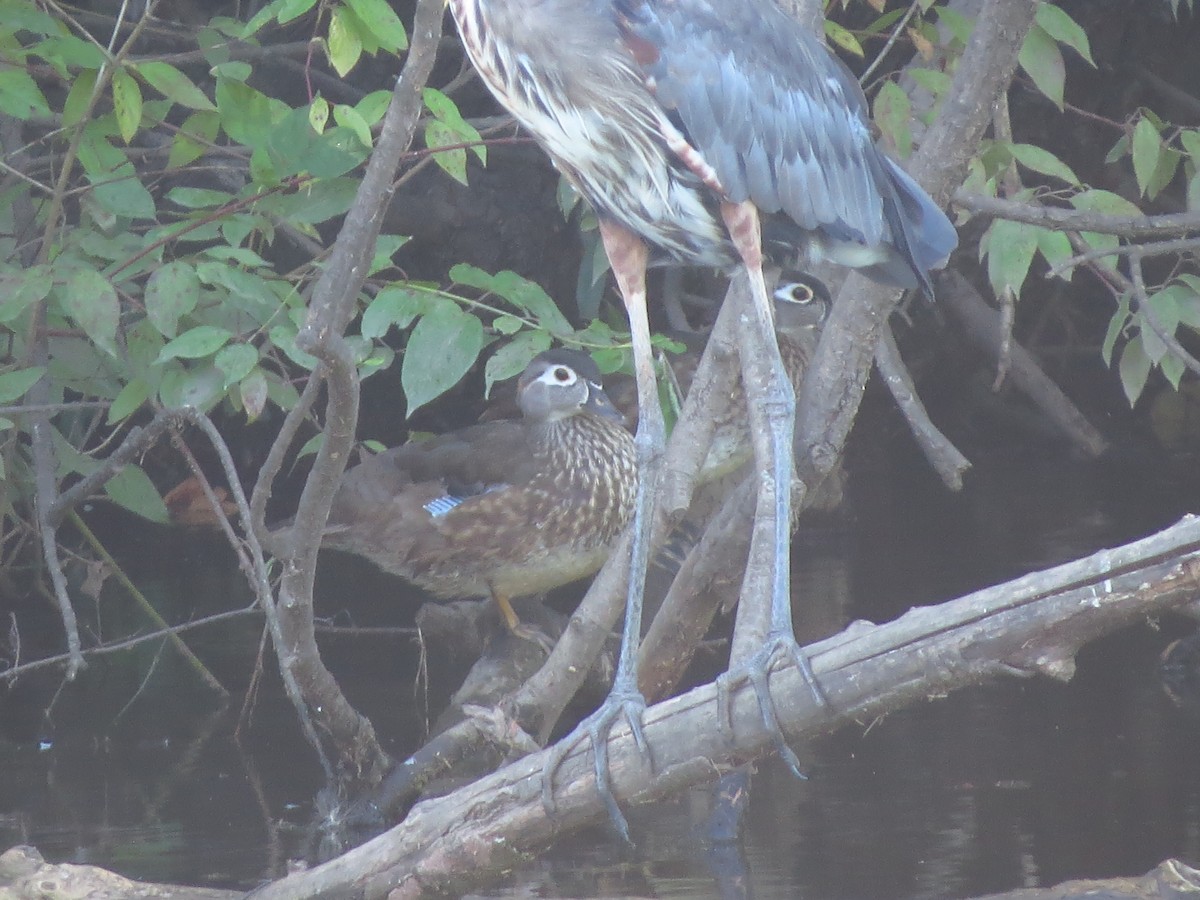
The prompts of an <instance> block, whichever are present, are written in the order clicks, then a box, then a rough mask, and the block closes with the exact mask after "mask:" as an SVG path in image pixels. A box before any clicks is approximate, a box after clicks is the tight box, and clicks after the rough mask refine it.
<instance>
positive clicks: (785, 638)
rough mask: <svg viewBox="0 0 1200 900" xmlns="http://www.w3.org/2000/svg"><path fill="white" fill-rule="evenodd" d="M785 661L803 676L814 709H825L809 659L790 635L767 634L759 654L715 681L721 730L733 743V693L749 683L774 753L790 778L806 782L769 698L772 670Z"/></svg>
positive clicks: (824, 701)
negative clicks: (769, 736) (790, 775)
mask: <svg viewBox="0 0 1200 900" xmlns="http://www.w3.org/2000/svg"><path fill="white" fill-rule="evenodd" d="M788 661H790V662H792V663H793V664H794V665H795V666H796V668H798V669H799V670H800V671H801V673H802V674H803V675H804V678H805V680H806V681H807V682H808V686H809V689H810V690H811V691H812V695H813V699H814V700H816V702H817V706H818V707H819V708H821V709H828V708H829V699H828V698H827V697H826V696H825V692H824V691H823V690H822V689H821V685H820V684H819V683H818V682H817V679H816V676H815V675H814V674H813V671H812V666H810V665H809V663H808V657H806V656H805V655H804V650H803V649H802V648H801V647H800V645H799V644H798V643H796V639H795V638H794V637H792V636H791V635H789V634H783V633H770V634H768V635H767V640H766V641H764V642H763V645H762V647H760V648H759V650H758V652H756V653H755V654H754V655H753V656H751V657H750V658H749V659H747V660H745V661H744V662H742V663H741V664H740V665H738V666H737V667H736V668H734V669H731V670H730V671H728V672H725V673H724V674H723V675H721V676H720V677H718V678H717V705H718V708H719V710H720V727H721V731H722V732H723V733H724V734H725V735H726V737H727V738H728V739H730V740H732V738H733V691H734V690H735V689H736V688H737V687H739V686H740V685H742V684H745V683H747V682H749V684H750V686H751V687H753V688H754V696H755V698H756V699H757V700H758V714H759V716H760V717H761V718H762V723H763V727H764V728H766V730H767V732H768V733H769V734H770V735H771V739H772V741H773V742H774V743H775V750H776V752H777V753H778V754H779V757H780V758H781V759H782V760H783V761H784V762H785V763H786V764H787V767H788V768H789V769H791V770H792V774H793V775H795V776H796V777H797V778H804V779H807V777H808V776H807V775H805V774H804V772H803V770H802V769H801V768H800V760H799V759H798V758H797V756H796V754H795V753H794V752H793V751H792V748H791V747H789V746H788V744H787V739H786V738H785V737H784V734H783V729H782V728H781V727H780V725H779V715H778V714H777V713H776V711H775V700H774V698H772V697H771V687H770V683H769V678H770V674H771V669H772V667H773V666H774V665H775V664H776V663H777V662H779V663H780V664H784V663H786V662H788Z"/></svg>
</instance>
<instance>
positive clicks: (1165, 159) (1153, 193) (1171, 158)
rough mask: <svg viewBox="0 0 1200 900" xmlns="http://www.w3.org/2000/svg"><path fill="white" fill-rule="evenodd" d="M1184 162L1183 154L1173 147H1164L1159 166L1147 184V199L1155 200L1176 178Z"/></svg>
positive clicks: (1155, 168) (1159, 157)
mask: <svg viewBox="0 0 1200 900" xmlns="http://www.w3.org/2000/svg"><path fill="white" fill-rule="evenodd" d="M1182 161H1183V154H1182V153H1180V152H1179V151H1178V150H1175V149H1172V148H1171V147H1163V148H1162V152H1161V153H1159V155H1158V165H1157V166H1155V167H1154V172H1153V174H1151V176H1150V181H1149V182H1148V183H1147V184H1146V197H1147V199H1150V200H1153V199H1154V198H1155V197H1157V196H1158V195H1159V194H1160V193H1161V192H1162V190H1163V188H1165V187H1166V186H1167V185H1169V184H1170V183H1171V182H1172V180H1174V178H1175V171H1176V170H1177V169H1178V168H1179V164H1180V162H1182Z"/></svg>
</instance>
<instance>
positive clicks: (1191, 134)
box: [1179, 128, 1200, 163]
mask: <svg viewBox="0 0 1200 900" xmlns="http://www.w3.org/2000/svg"><path fill="white" fill-rule="evenodd" d="M1179 143H1180V144H1182V145H1183V150H1184V152H1185V153H1186V154H1187V155H1188V156H1190V157H1191V158H1192V159H1193V160H1194V161H1195V162H1197V163H1200V130H1197V129H1195V128H1185V129H1184V130H1183V131H1181V132H1179Z"/></svg>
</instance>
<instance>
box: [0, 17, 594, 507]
mask: <svg viewBox="0 0 1200 900" xmlns="http://www.w3.org/2000/svg"><path fill="white" fill-rule="evenodd" d="M301 24H302V27H306V28H309V29H311V33H312V34H313V36H314V37H316V38H317V39H318V40H319V42H320V43H319V46H321V47H322V48H323V49H324V51H325V55H326V59H327V60H328V63H329V66H330V67H331V68H332V70H333V71H334V72H335V73H337V74H338V75H342V76H344V75H347V74H348V73H350V72H351V71H352V70H354V69H355V68H356V66H358V65H359V63H360V62H361V61H362V60H363V59H364V58H367V57H370V56H378V55H381V54H388V55H396V54H399V53H401V52H402V51H403V50H404V49H405V48H406V47H407V35H406V33H405V29H404V26H403V24H402V23H401V21H400V20H399V18H397V16H396V14H395V12H394V11H393V10H392V8H391V6H390V5H389V4H388V3H387V2H386V0H345V2H344V3H333V4H320V5H318V4H316V3H315V2H313V0H275V2H272V3H270V4H268V5H267V6H265V7H264V8H263V9H262V10H261V11H260V12H259V13H258V14H257V15H256V16H255V17H254V18H253V19H252V20H251V21H250V22H248V23H241V22H236V21H234V20H231V19H224V18H219V17H218V18H214V19H213V20H212V21H211V22H209V24H208V25H207V26H205V27H203V28H200V29H199V30H198V31H197V32H196V33H195V40H196V44H195V47H196V49H195V50H194V51H193V52H192V53H190V54H183V55H182V59H181V57H180V55H178V54H172V55H170V56H168V55H167V54H165V53H157V54H156V53H155V51H154V45H153V44H152V43H147V40H148V39H146V38H145V37H144V33H143V29H142V26H138V27H137V28H134V29H133V30H132V32H130V31H126V32H122V33H121V34H120V35H119V36H118V37H117V39H116V40H115V41H114V42H113V49H112V51H109V50H108V49H106V46H105V40H106V39H102V38H101V37H100V36H97V35H93V34H90V33H88V32H86V31H83V30H82V29H81V27H80V26H79V25H78V24H77V23H76V22H75V21H74V20H71V19H68V18H66V17H60V16H58V15H54V14H50V13H47V12H43V11H41V10H40V9H38V8H36V7H34V6H32V5H30V4H28V3H23V2H21V0H0V115H3V116H5V117H8V118H10V119H12V120H15V121H16V122H18V123H19V128H20V130H21V132H22V133H23V140H24V145H25V154H26V158H27V160H34V159H38V158H43V159H45V160H47V162H45V163H37V162H29V163H28V165H26V166H24V171H27V172H28V178H27V179H26V180H24V181H14V182H13V183H12V184H10V185H9V186H8V187H7V188H6V190H5V197H4V199H5V202H4V204H2V207H0V287H2V290H0V329H2V333H3V336H4V338H5V344H4V346H5V351H6V352H5V355H4V357H3V359H2V360H0V402H3V403H6V404H10V405H13V404H19V403H20V401H21V399H22V398H23V397H24V396H25V395H26V394H27V393H28V392H29V391H30V390H31V389H33V388H35V386H39V385H42V386H44V390H43V392H42V394H41V395H40V397H41V399H42V402H49V403H51V404H56V405H61V407H62V410H63V411H62V412H61V413H58V414H56V415H55V417H54V424H55V427H56V429H57V432H56V434H57V437H58V441H57V450H58V456H59V471H58V473H57V476H58V478H59V480H60V481H62V480H67V479H70V478H71V477H73V476H76V475H84V474H87V473H88V472H90V471H94V470H95V468H96V466H97V465H98V464H99V459H100V458H101V456H102V454H103V452H104V451H103V449H102V448H103V447H105V446H107V445H108V441H109V435H110V432H111V431H112V430H120V429H124V428H126V427H128V425H129V423H131V422H132V421H134V420H136V419H138V418H140V417H143V416H144V414H145V411H147V410H149V409H156V408H164V407H165V408H172V407H179V406H184V405H188V406H194V407H197V408H199V409H201V410H204V411H212V410H218V409H219V410H220V411H221V413H222V414H223V415H225V416H239V417H243V418H244V419H246V420H248V421H253V420H255V419H257V418H259V417H261V416H263V415H265V414H267V413H268V412H269V410H270V409H271V408H273V407H274V408H279V409H284V410H286V409H290V408H291V407H292V406H293V405H294V404H295V403H296V401H297V398H298V396H299V395H298V392H297V387H296V385H297V382H298V381H302V380H303V379H304V378H305V377H306V373H307V371H309V370H311V369H312V367H313V366H314V364H315V361H314V360H313V359H312V358H311V357H309V356H307V355H306V354H305V353H303V352H302V351H301V350H300V349H298V347H297V346H296V335H297V332H298V329H299V328H300V327H301V326H302V324H303V322H304V320H305V314H306V305H305V293H306V291H307V288H308V286H309V285H310V284H311V283H312V282H313V281H314V280H315V278H316V277H317V275H318V274H319V270H320V265H321V256H322V252H323V247H324V244H325V241H326V239H327V238H328V236H329V235H330V234H331V233H333V230H334V229H336V228H337V226H338V223H339V221H340V218H341V216H342V215H343V214H344V213H345V212H346V210H347V209H348V208H349V206H350V204H351V203H352V201H353V199H354V196H355V192H356V191H357V189H358V178H357V170H358V169H359V167H360V166H361V165H362V164H363V163H364V161H365V160H366V158H367V155H368V153H369V152H370V148H371V146H372V143H373V134H372V131H373V129H375V128H377V127H378V126H379V124H380V122H381V121H382V119H383V116H384V114H385V113H386V111H387V106H388V102H389V99H390V93H389V92H388V91H385V90H377V91H374V92H370V93H366V94H364V95H361V96H360V98H359V99H358V100H357V101H355V102H342V98H341V97H340V96H339V102H333V101H331V100H330V99H327V98H326V97H324V96H322V95H321V94H320V93H319V92H316V91H315V90H312V89H311V88H308V86H307V85H305V86H304V87H305V88H306V89H305V90H301V91H300V95H299V96H297V95H296V92H295V88H296V87H297V85H295V84H279V83H278V79H275V80H274V81H272V79H270V78H262V77H259V64H258V63H256V62H253V60H256V59H258V58H259V57H258V56H256V55H255V54H254V53H253V52H249V53H247V52H246V48H250V49H251V50H253V45H254V44H255V43H256V42H257V41H258V40H259V39H260V38H264V37H265V36H267V35H268V34H271V33H273V32H274V31H275V30H278V29H280V28H282V27H284V26H287V27H292V28H294V27H297V26H298V25H301ZM239 42H243V43H239ZM244 42H248V43H244ZM51 73H52V76H53V77H50V75H51ZM268 84H274V88H273V89H272V90H271V91H270V92H268V90H267V88H266V85H268ZM60 85H61V88H62V89H59V86H60ZM341 93H345V92H341ZM424 99H425V105H426V108H427V110H428V114H429V115H428V118H427V119H426V121H425V123H424V129H423V133H424V139H425V143H426V146H427V147H428V149H429V150H430V151H433V152H432V154H431V155H432V157H433V160H434V162H435V163H436V164H437V165H438V166H440V167H441V169H442V170H443V171H445V172H446V173H448V174H449V175H450V176H452V177H453V178H455V179H457V180H459V181H462V182H465V181H466V178H467V154H468V153H471V154H472V155H474V156H475V157H476V158H477V159H478V160H479V161H480V162H481V163H486V161H487V154H486V148H485V147H484V146H483V144H482V141H481V139H480V136H479V133H478V131H476V130H475V128H474V127H473V126H471V125H470V124H469V123H468V122H467V121H466V120H464V119H463V117H462V115H461V114H460V113H459V111H458V108H457V106H456V105H455V103H454V101H453V100H452V99H451V98H450V97H448V96H446V95H445V94H443V93H441V92H440V91H437V90H435V89H433V88H429V89H427V90H426V92H425V95H424ZM56 116H57V117H60V118H59V124H60V127H54V125H53V124H52V122H53V120H54V117H56ZM4 149H5V151H6V153H9V154H11V153H12V152H13V151H14V150H15V149H16V148H15V147H10V146H8V145H7V143H6V146H5V148H4ZM49 160H54V163H53V164H51V163H50V162H48V161H49ZM20 210H27V212H20ZM406 239H407V238H406V237H405V236H404V235H398V234H387V233H385V234H382V235H381V236H380V237H379V239H378V241H377V245H376V248H375V255H374V261H373V263H372V267H371V270H372V271H371V275H372V278H371V280H370V281H369V282H368V285H367V288H366V290H365V291H364V294H363V296H362V297H361V309H362V312H363V315H362V318H361V320H360V327H359V333H358V334H357V335H351V336H350V340H351V345H352V347H353V348H354V350H355V353H356V359H357V362H358V366H359V373H360V376H361V377H367V376H369V375H371V374H373V373H375V372H378V371H380V370H381V369H383V368H385V367H387V366H388V365H390V364H391V362H392V361H393V359H394V357H395V355H396V351H397V350H398V349H403V354H402V360H403V362H402V367H401V380H402V384H403V386H404V388H405V391H406V394H407V397H408V408H409V411H410V412H411V411H412V410H415V409H417V408H419V407H420V406H422V405H424V404H427V403H429V402H430V401H432V400H434V399H435V398H436V397H438V396H439V395H441V394H442V393H443V392H444V391H446V390H447V389H448V388H450V387H452V386H453V385H454V384H455V383H456V382H457V381H458V380H459V379H460V378H461V377H462V375H463V374H464V373H465V372H466V371H467V370H469V369H470V368H471V367H472V366H473V365H474V364H475V362H476V360H477V358H478V356H479V354H480V352H481V351H482V350H483V349H484V348H485V347H487V346H488V345H490V344H491V343H493V342H495V341H496V340H497V339H499V338H504V339H506V340H510V341H511V343H510V344H509V346H508V347H506V348H505V352H504V353H503V355H501V356H499V357H498V359H497V361H495V362H494V363H493V364H491V365H490V366H489V369H488V373H489V378H491V379H494V378H499V377H505V375H507V374H510V373H511V371H512V369H513V368H514V367H517V368H520V367H521V366H523V365H524V363H525V362H526V361H527V360H528V358H530V357H531V356H532V355H533V354H534V353H536V352H537V351H538V350H539V349H541V348H542V347H544V346H546V345H548V344H549V341H550V339H551V336H553V337H555V338H557V339H562V340H572V339H573V336H574V330H573V329H572V327H571V325H570V323H569V322H567V320H566V319H565V318H564V317H563V316H562V314H561V313H560V312H559V311H558V309H557V307H556V306H555V304H554V303H553V302H552V301H551V300H550V298H549V297H548V296H546V294H545V293H544V292H543V291H541V289H540V288H537V286H536V285H534V284H533V283H531V282H527V281H525V280H523V279H521V278H519V277H517V276H516V275H514V274H513V273H511V272H501V273H499V274H497V275H489V274H487V273H484V272H480V271H478V270H471V269H469V268H467V267H462V268H461V270H460V271H456V273H453V277H454V278H455V280H456V281H457V283H458V285H459V288H460V289H468V290H470V291H471V293H472V294H473V296H471V297H464V296H460V295H457V294H454V293H451V292H450V291H447V290H442V289H440V288H439V287H437V286H436V285H428V284H406V283H405V282H403V281H399V282H397V281H393V279H394V278H395V277H396V275H397V272H396V270H395V268H394V263H393V254H394V253H395V252H396V251H397V250H398V249H399V248H400V247H401V246H402V245H403V244H404V242H405V241H406ZM43 322H44V331H43V330H42V327H43V326H42V324H41V323H43ZM401 331H403V332H404V333H403V334H401V333H400V332H401ZM595 338H596V335H592V336H591V337H589V338H588V339H587V340H592V341H593V342H594V341H595ZM614 341H615V336H614V335H611V334H609V335H608V336H607V340H606V341H605V342H604V345H605V346H610V345H612V343H613V342H614ZM43 342H44V347H45V352H46V356H47V362H46V364H45V365H41V364H36V363H35V360H36V359H37V358H38V353H39V350H38V347H39V345H41V344H42V343H43ZM577 342H578V341H577ZM81 403H83V404H88V403H90V404H99V406H100V409H99V411H95V410H94V409H92V408H91V407H88V406H86V405H84V406H80V405H79V404H81ZM89 409H92V411H90V412H87V411H86V410H89ZM26 428H28V422H27V420H26V419H25V418H24V417H23V416H20V415H16V416H14V415H11V414H10V415H6V416H4V417H2V418H0V429H2V430H0V440H5V448H6V449H5V456H4V459H3V462H4V464H5V466H6V470H7V471H8V472H9V473H10V474H14V475H15V476H16V477H15V478H14V480H13V485H14V486H16V487H17V490H16V491H13V490H10V491H9V492H8V494H7V495H6V498H7V501H8V502H9V503H10V504H11V503H13V502H14V501H20V500H21V499H22V495H23V493H24V492H25V491H27V490H28V488H27V486H28V485H30V484H31V483H32V478H31V477H30V465H31V464H30V462H29V460H28V459H27V458H26V455H25V454H26V452H27V451H26V450H25V449H24V447H25V444H24V443H23V442H19V441H14V440H13V438H14V437H16V436H18V435H19V433H20V432H21V431H22V430H23V429H26ZM108 493H109V495H110V497H111V498H112V499H113V500H114V501H116V502H118V503H120V504H122V505H124V506H127V507H129V508H131V509H134V510H135V511H137V512H139V513H140V514H142V515H145V516H148V517H150V518H155V519H161V518H163V516H164V515H165V513H164V511H163V507H162V501H161V500H160V499H159V498H158V493H157V492H155V491H154V490H152V489H151V488H150V480H149V479H148V478H147V477H146V475H145V473H144V472H143V471H142V470H141V469H140V468H139V467H138V466H137V465H136V464H135V465H130V466H127V467H126V468H125V469H124V470H123V472H122V474H121V475H120V476H119V478H117V479H114V480H113V481H112V482H110V484H109V487H108ZM11 512H12V507H11V506H10V508H8V509H6V510H5V511H4V513H5V516H6V517H7V516H9V515H10V514H11Z"/></svg>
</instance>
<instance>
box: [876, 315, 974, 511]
mask: <svg viewBox="0 0 1200 900" xmlns="http://www.w3.org/2000/svg"><path fill="white" fill-rule="evenodd" d="M875 365H876V366H878V367H879V374H880V375H881V376H882V377H883V383H884V384H886V385H887V388H888V390H889V391H890V392H891V394H892V398H893V399H894V400H895V401H896V405H897V406H898V407H900V412H901V413H903V415H904V420H905V421H906V422H908V427H909V430H910V431H911V432H912V435H913V437H914V438H916V440H917V444H919V445H920V447H921V451H922V452H923V453H924V454H925V458H926V459H927V460H928V461H929V464H930V465H931V466H933V469H934V471H935V472H937V473H938V477H940V478H941V479H942V483H943V484H945V485H946V487H948V488H950V490H952V491H961V490H962V485H963V482H962V479H963V473H964V472H966V471H967V469H969V468H971V461H970V460H969V459H967V458H966V456H964V455H963V454H962V451H960V450H959V449H958V448H957V447H955V446H954V444H952V443H951V442H950V439H949V438H947V437H946V436H945V435H944V434H942V433H941V431H939V430H938V427H937V426H936V425H934V424H933V422H932V421H931V420H930V418H929V413H928V412H927V411H926V409H925V404H924V403H922V402H921V398H920V397H918V396H917V387H916V385H915V384H913V380H912V376H911V375H909V374H908V369H907V368H906V367H905V365H904V360H903V359H902V358H901V356H900V348H899V347H897V346H896V338H895V336H894V335H893V334H892V329H891V327H890V326H888V325H887V324H886V323H885V324H884V326H883V330H882V332H881V333H880V336H879V344H878V345H877V346H876V347H875Z"/></svg>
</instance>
